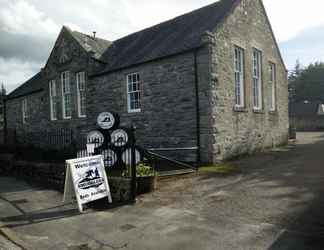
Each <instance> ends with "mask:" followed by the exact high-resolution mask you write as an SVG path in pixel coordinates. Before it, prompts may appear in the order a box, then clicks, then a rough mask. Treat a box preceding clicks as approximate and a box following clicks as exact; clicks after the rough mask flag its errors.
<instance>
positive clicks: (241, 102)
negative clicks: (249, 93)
mask: <svg viewBox="0 0 324 250" xmlns="http://www.w3.org/2000/svg"><path fill="white" fill-rule="evenodd" d="M234 81H235V83H234V84H235V90H234V95H235V107H236V108H244V106H245V84H244V49H242V48H240V47H238V46H234Z"/></svg>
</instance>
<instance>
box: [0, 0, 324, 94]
mask: <svg viewBox="0 0 324 250" xmlns="http://www.w3.org/2000/svg"><path fill="white" fill-rule="evenodd" d="M215 1H216V0H177V1H174V0H163V1H162V0H55V1H50V0H0V83H2V82H3V83H4V85H5V87H6V89H7V90H8V91H9V92H10V91H12V90H13V89H14V88H16V87H17V86H19V85H20V84H22V83H23V82H25V81H26V80H28V79H29V78H30V77H32V76H33V75H34V74H36V73H37V72H38V71H39V70H40V69H41V68H42V67H43V66H44V64H45V62H46V59H47V57H48V56H49V53H50V51H51V49H52V48H53V46H54V43H55V40H56V38H57V36H58V33H59V31H60V29H61V28H62V25H67V26H69V27H70V28H71V29H72V30H78V31H80V32H84V33H88V34H92V32H93V31H96V32H97V36H98V37H102V38H105V39H107V40H110V41H113V40H115V39H118V38H120V37H123V36H125V35H127V34H130V33H133V32H135V31H138V30H141V29H144V28H146V27H150V26H152V25H154V24H157V23H160V22H162V21H165V20H168V19H170V18H173V17H176V16H178V15H181V14H184V13H186V12H189V11H191V10H194V9H197V8H200V7H203V6H205V5H208V4H210V3H213V2H215ZM263 1H264V4H265V7H266V9H267V12H268V15H269V18H270V21H271V24H272V27H273V30H274V33H275V36H276V38H277V40H278V43H279V46H280V49H281V53H282V55H283V58H284V61H285V63H286V66H287V68H288V69H289V70H290V69H292V68H293V67H294V65H295V62H296V60H299V61H300V62H301V64H302V65H304V66H306V65H308V64H309V63H312V62H315V61H324V43H323V42H322V41H323V40H324V39H323V38H324V32H323V30H324V15H323V9H324V1H320V0H307V1H306V0H298V1H296V0H284V1H283V0H263Z"/></svg>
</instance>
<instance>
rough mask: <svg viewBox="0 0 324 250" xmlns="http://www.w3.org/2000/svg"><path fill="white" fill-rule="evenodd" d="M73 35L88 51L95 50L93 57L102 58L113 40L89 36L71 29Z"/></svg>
mask: <svg viewBox="0 0 324 250" xmlns="http://www.w3.org/2000/svg"><path fill="white" fill-rule="evenodd" d="M69 31H70V33H71V34H72V36H73V37H74V38H75V39H76V40H77V41H78V43H79V44H80V45H81V46H82V48H83V49H84V50H85V51H86V52H88V53H91V52H93V55H92V56H93V57H94V58H96V59H98V60H100V58H101V57H102V55H103V54H104V52H105V51H106V50H107V49H108V47H109V46H110V45H111V44H112V42H110V41H107V40H104V39H101V38H98V37H95V38H94V37H93V36H89V35H87V34H83V33H81V32H78V31H71V30H69Z"/></svg>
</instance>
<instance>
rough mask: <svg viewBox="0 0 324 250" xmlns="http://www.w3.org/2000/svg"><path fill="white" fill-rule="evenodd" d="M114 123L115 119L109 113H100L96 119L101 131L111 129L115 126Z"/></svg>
mask: <svg viewBox="0 0 324 250" xmlns="http://www.w3.org/2000/svg"><path fill="white" fill-rule="evenodd" d="M115 122H116V120H115V117H114V115H113V114H112V113H110V112H104V113H101V114H99V116H98V118H97V123H98V126H99V127H100V128H102V129H111V128H112V127H113V126H114V125H115Z"/></svg>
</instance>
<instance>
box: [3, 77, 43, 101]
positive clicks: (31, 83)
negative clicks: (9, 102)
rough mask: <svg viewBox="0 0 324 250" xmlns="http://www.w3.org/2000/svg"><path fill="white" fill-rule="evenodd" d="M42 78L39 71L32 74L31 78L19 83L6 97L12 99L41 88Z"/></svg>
mask: <svg viewBox="0 0 324 250" xmlns="http://www.w3.org/2000/svg"><path fill="white" fill-rule="evenodd" d="M43 84H44V82H43V79H42V74H41V72H39V73H37V74H36V75H34V76H33V77H32V78H30V79H29V80H28V81H26V82H25V83H24V84H22V85H20V86H19V87H18V88H16V89H15V90H14V91H12V92H11V93H10V94H9V95H8V96H7V99H14V98H17V97H21V96H24V95H27V94H31V93H35V92H38V91H42V90H43Z"/></svg>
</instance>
